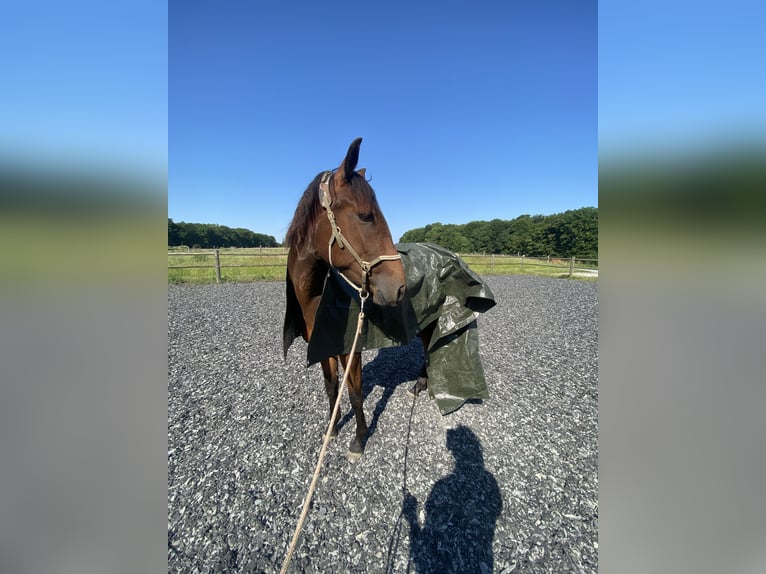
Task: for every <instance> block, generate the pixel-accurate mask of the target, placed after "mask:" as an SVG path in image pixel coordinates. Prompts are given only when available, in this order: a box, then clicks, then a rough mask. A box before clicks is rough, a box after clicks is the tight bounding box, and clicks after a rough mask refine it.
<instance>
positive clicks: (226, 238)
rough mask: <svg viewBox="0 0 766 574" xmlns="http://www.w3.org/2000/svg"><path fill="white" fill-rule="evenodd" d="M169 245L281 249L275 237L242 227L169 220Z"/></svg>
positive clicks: (206, 247) (205, 247)
mask: <svg viewBox="0 0 766 574" xmlns="http://www.w3.org/2000/svg"><path fill="white" fill-rule="evenodd" d="M168 245H169V246H171V247H173V246H176V245H186V246H188V247H195V248H196V247H199V248H202V249H213V248H218V247H279V243H277V240H276V239H274V236H273V235H265V234H263V233H255V232H254V231H250V230H249V229H243V228H241V227H237V228H232V227H226V226H225V225H214V224H211V223H185V222H183V221H180V222H178V223H176V222H174V221H173V220H172V219H170V218H168Z"/></svg>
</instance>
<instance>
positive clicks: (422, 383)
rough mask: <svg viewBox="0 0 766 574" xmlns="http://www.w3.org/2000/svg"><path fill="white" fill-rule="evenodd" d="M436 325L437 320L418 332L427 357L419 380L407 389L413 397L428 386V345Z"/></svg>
mask: <svg viewBox="0 0 766 574" xmlns="http://www.w3.org/2000/svg"><path fill="white" fill-rule="evenodd" d="M435 327H436V321H434V322H433V323H431V324H430V325H428V326H427V327H426V328H425V329H423V330H422V331H420V333H418V335H419V337H420V340H421V341H422V342H423V354H424V355H425V358H424V359H423V367H422V368H421V369H420V374H419V375H418V380H417V381H415V384H414V385H413V386H412V388H411V389H410V390H409V391H407V393H408V394H409V395H410V396H411V397H417V396H418V395H419V394H420V393H421V392H422V391H425V390H426V389H427V388H428V369H427V366H428V346H429V344H430V343H431V335H433V333H434V328H435Z"/></svg>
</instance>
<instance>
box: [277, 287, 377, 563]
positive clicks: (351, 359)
mask: <svg viewBox="0 0 766 574" xmlns="http://www.w3.org/2000/svg"><path fill="white" fill-rule="evenodd" d="M367 297H368V294H367V293H366V292H365V293H364V294H363V296H361V308H360V309H359V318H358V319H357V322H356V333H355V334H354V343H353V345H351V353H350V355H349V359H348V363H346V368H345V369H344V372H343V382H342V383H341V388H340V389H339V391H338V398H337V399H335V406H334V407H333V409H332V414H331V415H330V424H328V425H327V432H326V433H325V436H324V441H323V442H322V449H321V450H320V451H319V460H318V461H317V465H316V469H315V470H314V476H313V477H312V478H311V484H310V485H309V491H308V493H307V494H306V499H305V500H304V501H303V508H302V509H301V515H300V518H298V524H297V525H296V527H295V532H294V533H293V539H292V541H291V542H290V547H289V548H288V550H287V556H285V560H284V562H283V563H282V569H281V570H280V571H279V572H280V574H285V572H287V567H288V566H289V565H290V560H291V559H292V557H293V552H295V548H296V546H297V545H298V538H299V537H300V535H301V530H303V523H304V522H305V521H306V516H308V513H309V505H310V504H311V498H312V497H313V496H314V490H315V489H316V485H317V480H319V471H320V470H321V469H322V462H324V457H325V454H326V453H327V446H328V445H329V444H330V432H331V431H332V427H333V424H335V417H336V416H337V414H338V409H339V407H340V399H341V397H343V391H344V390H345V388H346V382H347V380H348V374H349V373H350V372H351V364H352V363H353V362H354V355H355V352H356V344H357V342H358V341H359V334H360V333H361V332H362V327H363V325H364V302H365V301H366V300H367Z"/></svg>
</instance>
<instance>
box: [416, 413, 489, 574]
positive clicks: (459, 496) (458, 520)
mask: <svg viewBox="0 0 766 574" xmlns="http://www.w3.org/2000/svg"><path fill="white" fill-rule="evenodd" d="M447 448H448V449H449V450H450V451H451V452H452V455H453V456H454V457H455V470H454V471H453V472H452V473H451V474H449V475H447V476H445V477H444V478H442V479H440V480H439V481H438V482H437V483H436V484H434V486H433V488H432V489H431V493H430V494H429V495H428V500H427V501H426V503H425V521H424V523H423V524H422V525H421V524H420V522H419V521H418V516H417V504H418V502H417V500H416V499H415V497H414V496H412V494H410V493H409V492H407V493H406V494H405V496H404V501H403V506H402V513H403V514H404V516H405V518H406V519H407V522H408V523H409V526H410V561H411V563H412V564H414V566H415V571H416V572H418V573H419V574H424V573H428V574H432V573H433V574H436V573H447V572H460V573H474V572H475V573H478V574H485V573H487V572H492V569H493V555H492V541H493V539H494V535H495V522H496V521H497V518H498V517H499V516H500V511H501V510H502V507H503V503H502V499H501V497H500V489H499V488H498V486H497V481H496V480H495V477H494V476H492V474H491V473H490V472H489V471H487V469H486V468H484V457H483V455H482V450H481V443H480V442H479V439H478V438H477V437H476V435H475V434H474V433H473V431H472V430H471V429H469V428H468V427H464V426H459V427H457V428H454V429H449V430H448V431H447Z"/></svg>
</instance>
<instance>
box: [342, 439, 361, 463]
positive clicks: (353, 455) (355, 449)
mask: <svg viewBox="0 0 766 574" xmlns="http://www.w3.org/2000/svg"><path fill="white" fill-rule="evenodd" d="M362 454H364V447H363V446H362V444H361V443H360V442H359V441H358V440H357V439H354V440H352V441H351V444H350V445H348V452H347V453H346V458H348V460H349V462H357V461H358V460H359V459H360V458H362Z"/></svg>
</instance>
